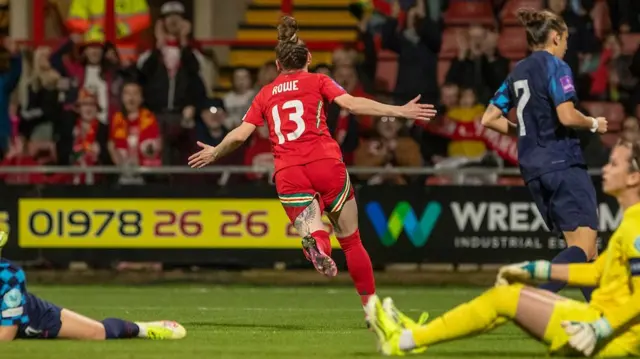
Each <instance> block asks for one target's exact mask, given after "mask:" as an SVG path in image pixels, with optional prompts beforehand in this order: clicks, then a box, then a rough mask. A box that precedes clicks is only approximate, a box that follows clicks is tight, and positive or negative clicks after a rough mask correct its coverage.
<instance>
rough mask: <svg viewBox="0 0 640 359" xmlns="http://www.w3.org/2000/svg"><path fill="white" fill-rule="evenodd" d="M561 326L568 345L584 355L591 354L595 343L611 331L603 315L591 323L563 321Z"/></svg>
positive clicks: (607, 335)
mask: <svg viewBox="0 0 640 359" xmlns="http://www.w3.org/2000/svg"><path fill="white" fill-rule="evenodd" d="M562 327H563V328H564V331H565V332H566V333H567V335H568V336H569V346H570V347H571V348H573V349H575V350H577V351H578V352H580V353H582V354H583V355H584V356H591V354H593V351H594V349H595V348H596V344H597V343H598V342H599V341H601V340H603V339H605V338H607V337H609V336H610V335H611V333H613V329H612V328H611V324H609V321H608V320H607V319H606V318H604V317H603V318H601V319H599V320H597V321H595V322H591V323H585V322H571V321H564V322H562Z"/></svg>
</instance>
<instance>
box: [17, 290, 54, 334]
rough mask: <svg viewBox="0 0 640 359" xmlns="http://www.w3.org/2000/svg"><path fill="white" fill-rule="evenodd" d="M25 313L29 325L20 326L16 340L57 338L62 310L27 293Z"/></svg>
mask: <svg viewBox="0 0 640 359" xmlns="http://www.w3.org/2000/svg"><path fill="white" fill-rule="evenodd" d="M26 297H27V298H26V299H27V303H26V306H25V308H26V313H27V315H28V316H29V324H24V325H20V328H19V329H18V338H31V339H55V338H57V337H58V333H59V332H60V327H61V326H62V321H61V320H60V313H61V312H62V308H60V307H58V306H57V305H55V304H52V303H49V302H47V301H46V300H42V299H40V298H38V297H36V296H35V295H33V294H31V293H27V296H26Z"/></svg>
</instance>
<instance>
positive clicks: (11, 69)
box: [0, 37, 22, 158]
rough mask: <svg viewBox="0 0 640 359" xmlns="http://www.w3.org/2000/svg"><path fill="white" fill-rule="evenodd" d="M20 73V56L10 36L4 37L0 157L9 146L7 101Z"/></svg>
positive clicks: (0, 75) (0, 72)
mask: <svg viewBox="0 0 640 359" xmlns="http://www.w3.org/2000/svg"><path fill="white" fill-rule="evenodd" d="M21 74H22V57H21V56H20V54H19V53H18V52H17V47H16V45H15V43H14V42H13V40H11V38H9V37H6V38H5V39H4V44H3V46H2V47H0V93H1V94H2V95H0V158H2V157H3V156H4V154H5V152H6V151H7V150H8V147H9V139H10V138H11V119H10V117H9V103H10V97H11V93H12V92H13V90H14V89H15V88H16V86H17V85H18V81H20V75H21Z"/></svg>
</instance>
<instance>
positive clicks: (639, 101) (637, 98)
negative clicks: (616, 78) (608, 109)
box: [626, 46, 640, 117]
mask: <svg viewBox="0 0 640 359" xmlns="http://www.w3.org/2000/svg"><path fill="white" fill-rule="evenodd" d="M629 71H630V72H631V75H633V77H634V78H636V79H639V78H640V46H638V48H637V49H636V52H635V53H634V54H633V57H632V58H631V64H630V65H629ZM626 112H627V113H630V114H635V115H636V117H638V116H640V81H638V82H636V85H635V87H634V88H633V91H631V98H630V99H629V102H628V103H627V106H626Z"/></svg>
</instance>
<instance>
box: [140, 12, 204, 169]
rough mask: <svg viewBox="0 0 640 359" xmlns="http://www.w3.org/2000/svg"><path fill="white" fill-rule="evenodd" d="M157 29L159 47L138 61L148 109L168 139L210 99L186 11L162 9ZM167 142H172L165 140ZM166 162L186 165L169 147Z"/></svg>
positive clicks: (165, 156) (166, 149)
mask: <svg viewBox="0 0 640 359" xmlns="http://www.w3.org/2000/svg"><path fill="white" fill-rule="evenodd" d="M161 10H162V13H161V16H162V17H161V18H160V19H159V20H158V21H157V22H156V25H155V37H156V47H155V48H154V49H152V50H149V51H147V52H145V53H144V54H142V55H141V56H140V58H139V59H138V69H139V76H140V79H139V80H140V84H141V85H142V90H143V94H144V98H145V101H146V106H147V108H148V109H149V110H151V111H152V112H153V113H155V114H156V116H157V117H158V121H159V122H160V127H161V128H162V133H163V135H164V136H167V135H168V134H171V133H175V132H176V131H174V129H171V128H170V127H181V126H182V125H181V123H182V120H183V119H184V118H194V117H195V113H196V106H197V105H198V104H200V103H201V102H202V101H204V99H205V98H206V89H205V85H204V82H203V81H202V78H201V77H200V69H201V64H200V62H199V57H200V56H201V54H200V53H199V52H198V51H197V50H196V49H195V48H194V47H193V46H192V45H191V43H190V36H191V23H190V22H189V21H188V20H186V19H185V18H184V17H183V15H184V11H183V10H184V9H183V8H179V7H164V6H163V7H162V9H161ZM164 141H165V142H170V141H171V140H170V139H168V138H166V137H165V138H164ZM163 157H164V162H165V163H167V164H171V165H178V164H184V161H185V159H184V158H182V157H180V153H179V152H176V151H173V150H172V148H171V147H169V146H166V147H165V152H164V153H163Z"/></svg>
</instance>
